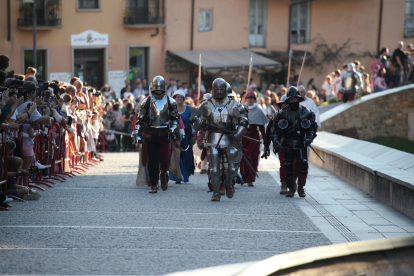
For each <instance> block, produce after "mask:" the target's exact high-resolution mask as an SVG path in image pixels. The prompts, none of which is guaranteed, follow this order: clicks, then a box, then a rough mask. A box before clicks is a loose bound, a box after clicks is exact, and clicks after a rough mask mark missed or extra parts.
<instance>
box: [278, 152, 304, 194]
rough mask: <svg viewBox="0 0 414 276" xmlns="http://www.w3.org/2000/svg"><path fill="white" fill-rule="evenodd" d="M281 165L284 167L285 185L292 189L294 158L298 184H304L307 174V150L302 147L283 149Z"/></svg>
mask: <svg viewBox="0 0 414 276" xmlns="http://www.w3.org/2000/svg"><path fill="white" fill-rule="evenodd" d="M283 153H284V157H283V166H284V169H285V177H286V186H287V187H288V188H289V189H293V183H294V181H295V177H294V167H295V159H296V162H297V164H298V186H302V187H303V186H305V185H306V176H307V175H308V167H309V165H308V151H307V148H302V149H284V150H283Z"/></svg>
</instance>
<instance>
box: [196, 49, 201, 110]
mask: <svg viewBox="0 0 414 276" xmlns="http://www.w3.org/2000/svg"><path fill="white" fill-rule="evenodd" d="M198 62H199V64H198V98H197V102H198V103H200V89H201V54H200V57H199V59H198Z"/></svg>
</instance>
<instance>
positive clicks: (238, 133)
mask: <svg viewBox="0 0 414 276" xmlns="http://www.w3.org/2000/svg"><path fill="white" fill-rule="evenodd" d="M246 132H247V129H246V127H245V126H243V125H239V126H238V127H237V129H235V130H234V131H233V133H232V134H231V136H232V137H233V138H234V139H236V140H240V139H241V138H242V136H243V134H245V133H246Z"/></svg>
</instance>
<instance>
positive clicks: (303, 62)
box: [297, 44, 309, 87]
mask: <svg viewBox="0 0 414 276" xmlns="http://www.w3.org/2000/svg"><path fill="white" fill-rule="evenodd" d="M308 49H309V44H308V47H306V52H305V55H304V56H303V61H302V67H300V71H299V79H298V83H297V87H299V83H300V76H301V75H302V69H303V66H304V65H305V60H306V54H307V53H308Z"/></svg>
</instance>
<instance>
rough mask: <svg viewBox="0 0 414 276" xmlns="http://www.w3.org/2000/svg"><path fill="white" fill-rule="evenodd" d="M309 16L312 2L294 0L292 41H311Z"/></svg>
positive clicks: (301, 42)
mask: <svg viewBox="0 0 414 276" xmlns="http://www.w3.org/2000/svg"><path fill="white" fill-rule="evenodd" d="M309 17H310V2H305V3H303V0H292V13H291V19H290V43H292V44H307V43H309Z"/></svg>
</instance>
